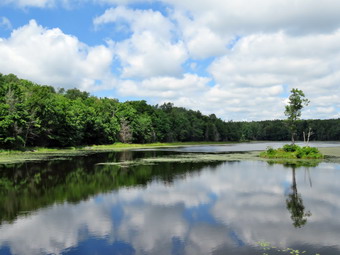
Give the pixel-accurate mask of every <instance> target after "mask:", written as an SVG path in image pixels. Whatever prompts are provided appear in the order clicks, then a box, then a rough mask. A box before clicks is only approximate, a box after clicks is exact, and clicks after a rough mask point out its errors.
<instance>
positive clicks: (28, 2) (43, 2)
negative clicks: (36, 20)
mask: <svg viewBox="0 0 340 255" xmlns="http://www.w3.org/2000/svg"><path fill="white" fill-rule="evenodd" d="M1 4H2V5H5V4H12V5H16V6H18V7H39V8H45V7H52V6H54V4H55V0H4V1H2V3H1ZM1 4H0V5H1Z"/></svg>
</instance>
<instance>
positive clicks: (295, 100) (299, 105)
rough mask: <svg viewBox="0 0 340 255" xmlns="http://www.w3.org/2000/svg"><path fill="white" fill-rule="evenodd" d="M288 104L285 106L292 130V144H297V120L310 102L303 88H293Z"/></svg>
mask: <svg viewBox="0 0 340 255" xmlns="http://www.w3.org/2000/svg"><path fill="white" fill-rule="evenodd" d="M290 93H291V95H290V96H289V101H288V105H286V108H285V115H286V116H287V125H288V127H289V129H290V132H291V138H292V144H295V139H294V137H295V135H296V130H297V122H298V120H299V119H300V117H301V110H302V109H303V107H304V106H307V105H308V104H309V102H310V101H309V100H308V99H307V98H306V97H305V94H304V93H303V91H302V90H299V89H292V90H291V91H290Z"/></svg>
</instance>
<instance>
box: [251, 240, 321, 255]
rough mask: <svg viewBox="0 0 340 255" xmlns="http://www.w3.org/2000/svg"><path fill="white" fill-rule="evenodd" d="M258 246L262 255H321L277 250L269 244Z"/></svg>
mask: <svg viewBox="0 0 340 255" xmlns="http://www.w3.org/2000/svg"><path fill="white" fill-rule="evenodd" d="M256 244H257V245H258V246H260V247H261V248H262V250H263V253H262V255H271V254H274V253H275V254H277V253H278V252H279V253H281V254H290V255H302V254H304V255H321V254H319V253H307V251H305V250H299V249H292V248H279V247H276V246H273V245H271V244H270V243H269V242H263V241H262V242H257V243H256Z"/></svg>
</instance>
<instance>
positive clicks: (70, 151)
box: [0, 142, 340, 165]
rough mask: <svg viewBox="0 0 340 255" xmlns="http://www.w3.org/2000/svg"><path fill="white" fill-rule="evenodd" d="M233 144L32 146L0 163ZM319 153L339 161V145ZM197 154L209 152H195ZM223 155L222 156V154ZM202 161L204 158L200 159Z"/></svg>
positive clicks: (229, 156)
mask: <svg viewBox="0 0 340 255" xmlns="http://www.w3.org/2000/svg"><path fill="white" fill-rule="evenodd" d="M224 144H235V143H226V142H216V143H212V142H188V143H153V144H113V145H94V146H86V147H80V148H67V149H48V148H32V150H33V151H2V152H0V165H8V164H19V163H25V162H34V161H48V160H63V159H67V158H70V157H76V156H86V155H90V154H96V153H102V152H119V151H125V150H133V149H156V148H166V147H183V146H199V145H224ZM319 150H320V152H321V153H323V154H324V155H325V159H322V160H321V162H327V163H340V146H337V147H319ZM261 151H263V150H258V151H244V152H239V153H237V152H236V153H235V152H233V153H223V154H220V156H219V160H225V161H230V160H262V161H268V160H270V159H264V158H260V157H259V154H260V152H261ZM197 154H198V155H199V154H200V155H203V154H209V153H197ZM222 155H223V156H222ZM196 159H197V157H196ZM202 160H203V161H204V159H202ZM271 160H272V159H271Z"/></svg>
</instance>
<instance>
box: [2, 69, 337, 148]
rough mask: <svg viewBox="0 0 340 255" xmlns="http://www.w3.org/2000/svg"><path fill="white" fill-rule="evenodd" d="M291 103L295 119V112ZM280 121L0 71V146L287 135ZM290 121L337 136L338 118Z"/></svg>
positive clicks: (322, 136) (322, 135) (320, 136)
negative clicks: (242, 118)
mask: <svg viewBox="0 0 340 255" xmlns="http://www.w3.org/2000/svg"><path fill="white" fill-rule="evenodd" d="M297 95H298V96H297V99H299V97H300V99H301V98H302V97H301V94H299V92H297ZM294 100H295V99H294ZM294 100H293V99H292V102H293V101H294ZM301 100H302V102H304V101H303V100H304V99H301ZM294 102H295V101H294ZM296 105H297V107H296V108H295V110H296V111H295V113H294V116H295V117H294V118H295V119H296V118H297V117H299V116H300V110H299V109H300V108H299V105H298V103H297V104H296ZM294 118H292V119H294ZM283 123H284V121H283V120H271V121H257V122H255V121H254V122H234V121H227V122H226V121H223V120H221V119H220V118H217V117H216V116H215V115H214V114H211V115H209V116H207V115H203V114H202V113H201V112H199V111H193V110H187V109H185V108H183V107H175V106H174V105H173V104H172V103H164V104H163V105H160V106H159V105H156V106H151V105H148V104H147V103H146V101H144V100H141V101H127V102H124V103H122V102H119V101H118V100H117V99H111V98H97V97H94V96H91V95H90V94H89V93H87V92H83V91H80V90H78V89H69V90H64V89H59V90H58V91H56V90H55V89H54V88H53V87H51V86H41V85H38V84H35V83H33V82H30V81H27V80H23V79H19V78H17V77H16V76H15V75H13V74H9V75H2V74H0V149H11V150H13V149H25V148H26V147H70V146H86V145H93V144H97V145H102V144H113V143H117V142H123V143H154V142H161V143H164V142H198V141H209V142H226V141H255V140H275V141H286V140H289V138H290V133H289V130H287V128H286V127H285V125H283ZM294 125H295V127H296V132H295V133H296V134H295V137H296V139H300V140H301V139H302V134H303V132H304V131H305V130H307V129H308V128H311V129H312V130H313V136H312V140H313V139H314V140H340V119H334V120H300V121H296V122H295V124H294Z"/></svg>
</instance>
